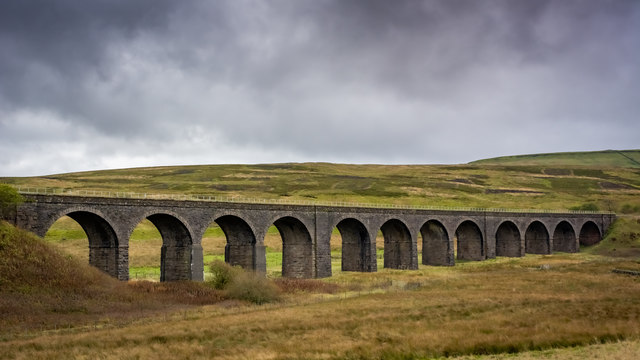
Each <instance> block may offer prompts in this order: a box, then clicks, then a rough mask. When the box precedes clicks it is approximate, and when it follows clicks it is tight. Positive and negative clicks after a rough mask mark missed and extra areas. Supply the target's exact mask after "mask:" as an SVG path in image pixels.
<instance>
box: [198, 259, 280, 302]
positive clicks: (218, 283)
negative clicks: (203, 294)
mask: <svg viewBox="0 0 640 360" xmlns="http://www.w3.org/2000/svg"><path fill="white" fill-rule="evenodd" d="M209 267H210V268H211V279H210V280H208V281H207V283H208V284H210V285H211V286H212V287H214V288H215V289H219V290H224V291H225V294H226V296H227V297H229V298H231V299H236V300H244V301H249V302H252V303H254V304H264V303H268V302H273V301H276V300H278V299H279V298H280V293H279V289H278V287H277V286H276V285H275V284H274V283H273V282H272V281H271V280H269V279H267V278H266V277H264V275H262V274H257V273H254V272H252V271H245V270H243V269H242V268H240V267H233V266H231V265H229V264H227V263H225V262H224V261H220V260H215V261H213V262H212V263H211V264H210V265H209Z"/></svg>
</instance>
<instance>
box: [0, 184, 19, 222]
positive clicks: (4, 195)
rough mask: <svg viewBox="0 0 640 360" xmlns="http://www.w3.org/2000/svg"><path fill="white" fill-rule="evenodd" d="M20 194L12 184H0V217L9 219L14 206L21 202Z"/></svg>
mask: <svg viewBox="0 0 640 360" xmlns="http://www.w3.org/2000/svg"><path fill="white" fill-rule="evenodd" d="M22 201H23V199H22V196H21V195H20V194H19V193H18V191H17V190H16V189H14V188H13V187H12V186H9V185H6V184H0V219H9V218H10V217H11V215H12V213H13V212H14V211H15V208H16V206H18V205H20V204H21V203H22Z"/></svg>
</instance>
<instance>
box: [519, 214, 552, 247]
mask: <svg viewBox="0 0 640 360" xmlns="http://www.w3.org/2000/svg"><path fill="white" fill-rule="evenodd" d="M524 240H525V251H526V253H527V254H551V246H549V232H548V231H547V228H546V227H545V226H544V224H543V223H541V222H540V221H534V222H532V223H531V224H530V225H529V227H528V228H527V232H526V233H525V235H524Z"/></svg>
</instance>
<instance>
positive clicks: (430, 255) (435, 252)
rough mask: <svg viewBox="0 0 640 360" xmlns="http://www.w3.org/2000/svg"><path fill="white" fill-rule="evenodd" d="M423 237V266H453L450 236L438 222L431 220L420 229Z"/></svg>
mask: <svg viewBox="0 0 640 360" xmlns="http://www.w3.org/2000/svg"><path fill="white" fill-rule="evenodd" d="M420 234H421V235H422V264H423V265H438V266H448V265H453V259H452V257H451V255H450V253H451V249H450V244H449V234H447V230H446V229H445V228H444V226H443V225H442V224H441V223H440V222H439V221H437V220H429V221H427V222H426V223H425V224H424V225H422V227H421V228H420Z"/></svg>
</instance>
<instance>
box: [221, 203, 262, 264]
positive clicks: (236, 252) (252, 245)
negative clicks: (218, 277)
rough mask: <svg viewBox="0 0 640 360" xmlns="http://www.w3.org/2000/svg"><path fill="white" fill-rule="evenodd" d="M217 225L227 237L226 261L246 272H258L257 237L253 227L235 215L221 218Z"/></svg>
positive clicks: (225, 240)
mask: <svg viewBox="0 0 640 360" xmlns="http://www.w3.org/2000/svg"><path fill="white" fill-rule="evenodd" d="M215 223H216V224H217V225H218V226H219V227H220V229H221V230H222V233H223V235H224V237H225V239H224V242H225V246H224V261H225V262H227V263H229V264H230V265H232V266H240V267H242V268H243V269H246V270H256V269H257V267H256V260H257V259H256V236H255V234H254V232H253V230H252V229H251V226H249V224H247V222H246V221H244V220H243V219H241V218H239V217H237V216H234V215H225V216H221V217H219V218H217V219H216V220H215Z"/></svg>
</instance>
